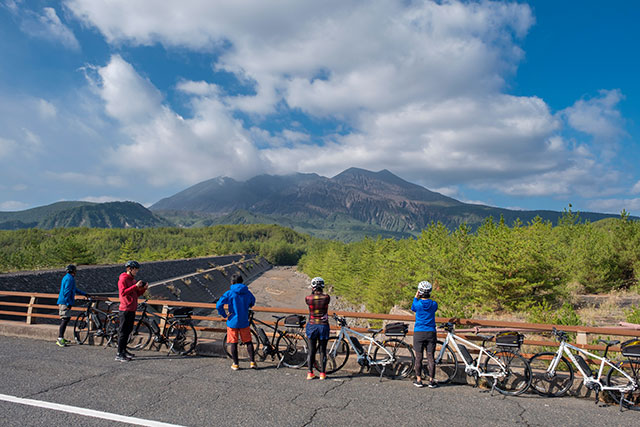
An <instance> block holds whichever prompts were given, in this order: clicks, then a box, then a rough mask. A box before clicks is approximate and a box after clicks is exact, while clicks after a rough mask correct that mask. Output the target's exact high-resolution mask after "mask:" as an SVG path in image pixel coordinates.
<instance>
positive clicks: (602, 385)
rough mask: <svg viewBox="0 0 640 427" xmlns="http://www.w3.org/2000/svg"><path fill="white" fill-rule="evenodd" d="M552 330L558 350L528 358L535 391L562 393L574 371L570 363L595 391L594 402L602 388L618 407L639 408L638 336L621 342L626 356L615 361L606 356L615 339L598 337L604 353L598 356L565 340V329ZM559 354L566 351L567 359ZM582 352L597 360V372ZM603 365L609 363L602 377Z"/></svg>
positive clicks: (616, 341)
mask: <svg viewBox="0 0 640 427" xmlns="http://www.w3.org/2000/svg"><path fill="white" fill-rule="evenodd" d="M552 333H553V335H554V336H555V337H556V339H557V340H558V341H560V346H559V347H558V351H557V352H555V353H552V352H544V353H538V354H536V355H534V356H533V357H532V358H531V359H529V364H530V365H531V369H532V371H533V381H532V383H531V385H532V387H533V389H534V390H535V391H536V392H538V393H539V394H541V395H543V396H548V397H558V396H563V395H564V394H566V393H567V391H569V389H570V388H571V385H572V384H573V377H574V374H573V367H572V366H571V364H573V366H575V367H576V369H577V370H578V372H580V374H581V375H582V383H583V384H584V386H585V387H586V388H587V389H589V390H593V391H595V393H596V403H598V400H599V394H600V392H602V391H606V392H607V393H608V394H609V396H610V397H611V398H612V399H613V400H614V401H615V402H617V403H619V404H620V410H622V407H623V406H625V407H627V408H629V409H633V410H639V409H640V390H639V389H638V384H639V383H638V380H639V378H640V340H637V339H636V340H630V341H627V342H625V343H623V344H622V355H623V356H625V357H627V360H626V361H623V362H618V363H615V362H613V361H611V360H609V359H608V358H607V353H608V351H609V347H611V346H612V345H616V344H619V343H620V341H618V340H614V341H608V340H598V341H599V342H601V343H604V344H605V345H606V347H605V351H604V356H602V357H600V356H597V355H595V354H593V353H590V352H588V351H586V350H583V349H581V348H578V347H576V346H574V345H571V344H569V343H568V342H567V340H568V339H569V337H568V335H567V333H566V332H564V331H559V330H557V329H556V328H553V331H552ZM572 351H573V353H572ZM574 353H575V354H574ZM563 354H566V355H567V357H568V358H569V360H567V358H565V357H564V356H563ZM583 355H584V356H585V357H588V358H591V359H592V360H599V361H600V366H599V368H598V371H597V372H593V370H592V369H591V367H590V366H589V364H588V363H587V361H586V360H585V359H584V357H583ZM569 361H571V363H570V362H569ZM605 366H608V367H609V371H608V373H607V375H606V377H604V368H605Z"/></svg>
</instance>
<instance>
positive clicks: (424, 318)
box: [411, 281, 438, 388]
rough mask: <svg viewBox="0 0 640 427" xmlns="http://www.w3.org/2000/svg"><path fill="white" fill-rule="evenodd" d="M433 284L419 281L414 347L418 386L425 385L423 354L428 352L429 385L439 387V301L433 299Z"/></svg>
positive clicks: (415, 299) (415, 305)
mask: <svg viewBox="0 0 640 427" xmlns="http://www.w3.org/2000/svg"><path fill="white" fill-rule="evenodd" d="M432 289H433V286H432V285H431V283H429V282H427V281H423V282H420V283H418V291H417V292H416V295H415V297H414V298H413V304H411V311H414V312H415V313H416V323H415V325H414V327H413V349H414V350H415V353H416V365H415V373H416V380H415V382H414V383H413V384H414V385H415V386H416V387H424V384H423V383H422V356H423V353H424V350H426V352H427V370H428V371H429V383H428V384H427V385H428V386H429V387H431V388H433V387H437V383H436V380H435V371H436V363H435V359H434V353H435V350H436V339H437V338H436V311H437V310H438V303H437V302H435V301H434V300H432V299H431V290H432Z"/></svg>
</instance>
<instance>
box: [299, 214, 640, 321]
mask: <svg viewBox="0 0 640 427" xmlns="http://www.w3.org/2000/svg"><path fill="white" fill-rule="evenodd" d="M299 267H300V268H301V269H302V270H303V271H304V272H305V273H307V274H308V275H310V276H315V275H321V276H323V278H324V279H325V281H327V282H328V283H329V284H331V285H332V286H333V287H334V290H335V292H336V293H338V294H340V295H343V296H345V297H346V298H348V299H349V300H351V301H352V302H354V303H360V304H362V303H363V304H365V306H366V307H367V309H368V310H370V311H373V312H387V311H388V310H389V309H390V308H391V307H392V306H394V305H401V306H409V305H410V301H411V300H412V298H413V296H414V294H415V290H416V284H417V283H418V282H419V281H421V280H429V281H431V282H432V283H434V284H435V286H436V289H437V291H436V292H434V297H436V298H437V301H438V303H439V305H440V313H441V314H442V315H448V316H458V317H472V316H473V315H474V314H481V313H483V312H485V313H486V312H495V311H501V312H514V311H523V312H527V313H529V315H530V317H531V318H530V320H531V321H536V322H549V323H564V324H576V323H577V322H579V319H578V318H577V316H576V315H575V312H574V311H573V309H572V307H571V305H570V304H568V301H569V300H570V296H571V295H572V294H578V293H607V292H610V291H612V290H617V289H630V288H633V289H636V290H638V288H639V287H638V277H639V276H640V222H637V221H632V220H630V219H629V218H628V215H627V214H626V213H624V212H623V214H622V216H621V218H620V219H617V218H613V219H607V220H602V221H598V222H596V223H580V221H579V215H578V214H575V213H573V212H571V211H570V210H565V212H564V215H563V216H562V218H561V219H560V221H559V223H558V225H557V226H553V225H552V224H551V222H548V221H542V220H541V219H540V218H536V219H534V220H533V221H531V222H530V223H528V224H526V225H525V224H522V223H521V222H519V221H517V222H516V223H514V224H512V225H510V226H509V225H507V224H505V222H504V220H500V221H494V220H493V219H492V218H488V219H487V220H485V222H484V223H483V224H482V226H480V227H479V228H478V229H477V230H476V231H475V232H474V233H472V232H471V231H470V229H469V228H468V227H467V226H465V225H462V226H460V227H459V228H458V229H456V230H454V231H449V230H448V229H447V228H446V227H444V226H443V225H442V224H439V223H438V224H431V225H430V226H429V227H427V228H426V229H424V230H423V231H422V234H421V235H420V236H419V237H417V238H415V239H404V240H392V239H371V238H367V239H364V240H362V241H359V242H354V243H341V242H337V241H321V242H317V243H316V244H314V245H312V246H311V247H310V248H309V250H308V251H307V252H306V254H305V255H303V257H302V258H301V260H300V261H299Z"/></svg>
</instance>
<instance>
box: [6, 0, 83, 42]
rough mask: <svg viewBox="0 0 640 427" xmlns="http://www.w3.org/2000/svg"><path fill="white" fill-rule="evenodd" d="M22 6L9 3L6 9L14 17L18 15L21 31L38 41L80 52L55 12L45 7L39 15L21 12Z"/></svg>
mask: <svg viewBox="0 0 640 427" xmlns="http://www.w3.org/2000/svg"><path fill="white" fill-rule="evenodd" d="M21 6H22V5H21V4H20V5H19V4H17V3H14V2H10V3H9V5H8V8H9V9H10V10H11V11H12V12H13V13H14V14H16V15H20V19H21V23H20V28H21V30H22V31H23V32H24V33H26V34H28V35H30V36H32V37H36V38H39V39H43V40H47V41H50V42H57V43H60V44H62V45H63V46H64V47H66V48H67V49H71V50H80V43H79V42H78V39H76V37H75V35H74V34H73V31H71V29H70V28H69V27H67V26H66V25H65V24H64V23H63V22H62V21H61V20H60V18H59V17H58V14H57V13H56V10H55V9H54V8H52V7H45V8H43V9H42V11H41V12H40V13H38V12H34V11H31V10H24V11H21V10H20V7H21Z"/></svg>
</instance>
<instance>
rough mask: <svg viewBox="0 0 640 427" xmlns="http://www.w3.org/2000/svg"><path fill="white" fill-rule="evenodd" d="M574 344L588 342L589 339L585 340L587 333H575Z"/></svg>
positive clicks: (585, 343)
mask: <svg viewBox="0 0 640 427" xmlns="http://www.w3.org/2000/svg"><path fill="white" fill-rule="evenodd" d="M576 344H580V345H587V344H589V341H588V340H587V333H586V332H578V333H577V334H576Z"/></svg>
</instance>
